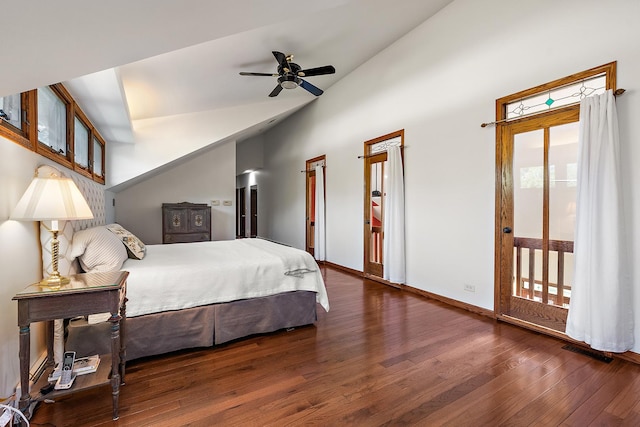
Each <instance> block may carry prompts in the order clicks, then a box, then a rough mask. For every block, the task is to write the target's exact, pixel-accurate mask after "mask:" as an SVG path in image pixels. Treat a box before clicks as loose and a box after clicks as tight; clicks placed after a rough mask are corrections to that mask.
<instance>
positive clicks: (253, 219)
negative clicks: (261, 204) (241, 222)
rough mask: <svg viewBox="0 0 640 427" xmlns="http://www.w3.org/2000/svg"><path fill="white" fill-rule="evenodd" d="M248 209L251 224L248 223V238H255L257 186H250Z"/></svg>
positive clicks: (256, 226)
mask: <svg viewBox="0 0 640 427" xmlns="http://www.w3.org/2000/svg"><path fill="white" fill-rule="evenodd" d="M250 191H251V195H250V201H249V203H250V207H249V209H250V210H251V214H250V215H251V222H250V229H249V231H250V234H249V235H250V236H251V237H257V236H258V186H257V185H252V186H251V188H250Z"/></svg>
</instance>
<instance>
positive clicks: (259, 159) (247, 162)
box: [236, 134, 264, 174]
mask: <svg viewBox="0 0 640 427" xmlns="http://www.w3.org/2000/svg"><path fill="white" fill-rule="evenodd" d="M263 167H264V135H263V134H259V135H256V136H254V137H252V138H249V139H246V140H244V141H242V142H240V141H238V143H237V144H236V171H237V173H238V174H242V173H244V172H245V171H247V170H257V169H262V168H263Z"/></svg>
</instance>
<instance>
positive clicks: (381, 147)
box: [369, 136, 401, 155]
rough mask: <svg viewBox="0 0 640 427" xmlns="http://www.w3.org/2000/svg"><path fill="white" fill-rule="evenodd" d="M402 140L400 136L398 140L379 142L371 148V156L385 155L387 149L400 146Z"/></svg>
mask: <svg viewBox="0 0 640 427" xmlns="http://www.w3.org/2000/svg"><path fill="white" fill-rule="evenodd" d="M400 140H401V138H400V137H399V136H398V137H396V138H391V139H385V140H384V141H381V142H378V143H377V144H373V145H371V146H370V148H369V150H370V151H369V155H373V154H378V153H384V152H386V151H387V149H388V148H389V147H390V146H392V145H400Z"/></svg>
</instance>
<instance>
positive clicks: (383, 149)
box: [363, 130, 404, 281]
mask: <svg viewBox="0 0 640 427" xmlns="http://www.w3.org/2000/svg"><path fill="white" fill-rule="evenodd" d="M391 144H398V145H400V147H404V130H399V131H397V132H393V133H390V134H387V135H383V136H381V137H379V138H375V139H371V140H369V141H365V143H364V263H363V272H364V275H365V277H368V278H370V279H374V280H379V281H382V280H383V276H384V259H383V245H384V207H385V179H384V178H385V172H386V167H387V148H388V147H389V146H390V145H391Z"/></svg>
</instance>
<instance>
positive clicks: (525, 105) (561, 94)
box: [506, 73, 607, 120]
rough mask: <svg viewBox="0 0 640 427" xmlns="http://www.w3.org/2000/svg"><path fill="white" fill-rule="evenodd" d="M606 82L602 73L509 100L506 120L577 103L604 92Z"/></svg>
mask: <svg viewBox="0 0 640 427" xmlns="http://www.w3.org/2000/svg"><path fill="white" fill-rule="evenodd" d="M606 82H607V79H606V75H605V74H604V73H603V74H600V75H598V76H594V77H591V78H589V79H586V80H583V81H580V82H576V83H572V84H570V85H567V86H562V87H559V88H556V89H552V90H551V91H545V92H541V93H537V94H535V95H531V96H529V97H527V98H523V99H519V100H517V101H514V102H511V103H509V104H507V106H506V109H507V120H510V119H518V118H520V117H523V116H528V115H531V114H536V113H541V112H544V111H548V110H552V109H557V108H560V107H565V106H567V105H573V104H577V103H579V102H580V101H581V100H582V99H584V98H586V97H587V96H591V95H599V94H601V93H604V92H605V90H606Z"/></svg>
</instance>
